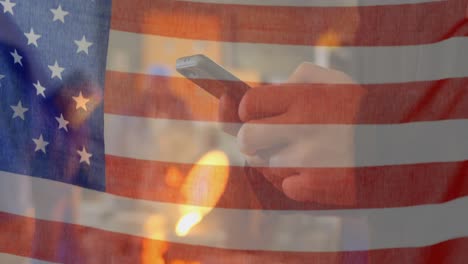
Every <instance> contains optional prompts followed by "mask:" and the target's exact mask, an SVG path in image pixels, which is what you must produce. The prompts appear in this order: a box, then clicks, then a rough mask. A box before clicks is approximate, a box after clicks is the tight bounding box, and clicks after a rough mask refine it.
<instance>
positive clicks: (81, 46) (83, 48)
mask: <svg viewBox="0 0 468 264" xmlns="http://www.w3.org/2000/svg"><path fill="white" fill-rule="evenodd" d="M75 44H76V45H77V46H78V49H77V50H76V53H80V52H84V53H86V54H88V49H89V47H90V46H91V45H93V43H92V42H89V41H87V40H86V37H85V36H83V38H82V39H81V40H75Z"/></svg>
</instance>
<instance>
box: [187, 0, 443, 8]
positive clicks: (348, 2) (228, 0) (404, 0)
mask: <svg viewBox="0 0 468 264" xmlns="http://www.w3.org/2000/svg"><path fill="white" fill-rule="evenodd" d="M183 1H184V2H198V3H211V4H238V5H260V6H323V7H336V6H378V5H402V4H418V3H428V2H440V1H443V0H183Z"/></svg>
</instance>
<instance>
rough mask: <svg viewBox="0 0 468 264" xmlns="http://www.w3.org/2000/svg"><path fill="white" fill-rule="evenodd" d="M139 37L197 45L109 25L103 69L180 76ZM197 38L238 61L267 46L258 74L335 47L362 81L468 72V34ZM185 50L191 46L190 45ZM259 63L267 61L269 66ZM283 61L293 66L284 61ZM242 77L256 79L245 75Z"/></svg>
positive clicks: (432, 77) (257, 66)
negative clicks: (328, 39) (368, 43)
mask: <svg viewBox="0 0 468 264" xmlns="http://www.w3.org/2000/svg"><path fill="white" fill-rule="evenodd" d="M142 43H144V46H145V47H154V48H156V47H160V46H161V45H164V46H172V47H192V46H193V45H195V44H194V43H195V42H194V40H188V39H181V38H170V37H162V36H155V35H145V34H136V33H129V32H123V31H116V30H111V32H110V39H109V50H108V60H107V69H108V70H113V71H119V72H131V73H143V74H150V72H151V69H153V68H154V66H155V65H156V66H164V67H166V68H167V75H169V76H181V75H179V74H178V73H177V72H176V70H175V60H168V59H167V58H169V57H172V56H167V55H166V54H164V52H148V51H146V50H145V49H142V48H141V47H142ZM196 43H197V44H196V45H198V46H202V47H206V50H207V51H208V50H211V49H213V48H214V47H216V45H221V47H222V49H223V50H237V51H238V54H237V55H236V56H238V58H239V61H250V60H251V58H250V57H251V54H250V53H249V51H251V50H255V52H265V54H268V55H266V56H257V57H256V64H255V67H254V68H249V69H246V70H254V71H256V72H257V73H258V75H259V76H275V73H278V72H281V73H283V75H284V76H288V75H289V74H291V73H292V72H293V71H294V68H295V67H297V66H299V65H300V64H301V63H303V62H304V61H309V62H314V54H318V53H320V52H324V50H325V51H326V50H332V49H333V50H334V52H337V53H342V54H354V55H353V56H352V57H350V58H349V63H348V64H349V65H350V66H349V68H348V69H343V70H344V71H345V72H346V73H347V74H348V75H350V76H351V77H352V79H353V80H354V81H356V82H357V83H360V84H383V83H402V82H414V81H429V80H439V79H445V78H459V77H468V52H462V51H464V50H465V49H466V47H468V38H466V37H456V38H451V39H448V40H446V41H443V42H439V43H434V44H426V45H415V46H391V47H340V48H333V47H330V48H327V47H314V46H298V45H279V44H255V43H232V42H216V41H204V40H199V41H196ZM188 50H189V52H190V50H193V49H191V48H190V49H188ZM242 51H243V52H242ZM143 52H144V54H143ZM187 55H192V54H180V57H182V56H187ZM142 58H144V59H142ZM315 63H317V62H315ZM262 65H269V66H268V68H269V69H267V68H265V66H262ZM272 65H273V66H272ZM275 65H276V66H275ZM284 65H293V66H291V67H289V66H287V67H285V66H284ZM262 67H263V68H262ZM270 69H274V71H275V72H270V71H271V70H270ZM243 81H257V80H250V79H244V80H243ZM330 82H333V80H330ZM340 82H342V81H340Z"/></svg>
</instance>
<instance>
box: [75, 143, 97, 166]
mask: <svg viewBox="0 0 468 264" xmlns="http://www.w3.org/2000/svg"><path fill="white" fill-rule="evenodd" d="M76 152H78V155H80V163H82V162H85V163H87V164H88V165H91V162H90V161H89V158H91V157H92V156H93V154H91V153H88V152H87V151H86V148H85V147H83V150H81V151H80V150H77V151H76Z"/></svg>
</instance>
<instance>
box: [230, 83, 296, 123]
mask: <svg viewBox="0 0 468 264" xmlns="http://www.w3.org/2000/svg"><path fill="white" fill-rule="evenodd" d="M293 96H294V93H293V92H292V91H291V90H289V89H286V88H285V86H284V85H265V86H260V87H256V88H252V89H250V90H249V91H247V92H246V93H245V95H244V97H243V98H242V100H241V102H240V104H239V117H240V119H241V121H243V122H248V121H251V120H256V119H263V118H266V117H272V116H276V115H280V114H283V113H285V112H286V111H287V110H288V108H289V106H290V105H291V102H292V101H293V100H292V99H293Z"/></svg>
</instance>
